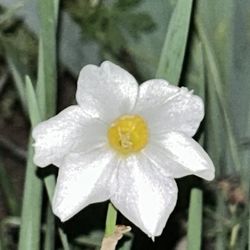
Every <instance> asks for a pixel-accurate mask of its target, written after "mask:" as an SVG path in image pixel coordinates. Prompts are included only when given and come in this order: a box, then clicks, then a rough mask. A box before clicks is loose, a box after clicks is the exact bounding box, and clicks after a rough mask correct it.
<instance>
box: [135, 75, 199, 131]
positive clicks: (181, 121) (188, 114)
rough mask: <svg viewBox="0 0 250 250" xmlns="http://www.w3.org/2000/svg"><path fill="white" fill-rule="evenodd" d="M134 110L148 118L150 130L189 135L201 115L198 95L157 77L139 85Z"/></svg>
mask: <svg viewBox="0 0 250 250" xmlns="http://www.w3.org/2000/svg"><path fill="white" fill-rule="evenodd" d="M134 112H135V113H139V114H141V115H142V116H143V117H144V118H145V119H146V120H147V121H148V123H149V124H148V125H149V128H150V130H151V133H158V134H161V133H166V132H169V131H179V132H183V133H185V134H187V135H189V136H193V135H194V134H195V133H196V131H197V129H198V127H199V125H200V122H201V120H202V119H203V117H204V107H203V101H202V99H201V98H200V97H198V96H196V95H193V94H192V92H190V91H188V90H187V89H186V88H178V87H176V86H172V85H170V84H169V83H168V82H166V81H164V80H157V79H156V80H149V81H146V82H144V83H143V84H142V85H141V86H140V89H139V98H138V101H137V103H136V107H135V111H134Z"/></svg>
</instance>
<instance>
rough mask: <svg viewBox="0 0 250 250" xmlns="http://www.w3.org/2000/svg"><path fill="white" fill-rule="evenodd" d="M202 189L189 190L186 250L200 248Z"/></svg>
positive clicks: (197, 249)
mask: <svg viewBox="0 0 250 250" xmlns="http://www.w3.org/2000/svg"><path fill="white" fill-rule="evenodd" d="M202 204H203V201H202V191H201V190H199V189H196V188H193V189H192V190H191V196H190V203H189V210H188V235H187V238H188V248H187V249H188V250H199V249H201V239H202Z"/></svg>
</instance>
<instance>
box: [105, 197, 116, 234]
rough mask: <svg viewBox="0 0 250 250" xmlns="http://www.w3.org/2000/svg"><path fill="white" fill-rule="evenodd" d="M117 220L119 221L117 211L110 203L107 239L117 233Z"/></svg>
mask: <svg viewBox="0 0 250 250" xmlns="http://www.w3.org/2000/svg"><path fill="white" fill-rule="evenodd" d="M116 219H117V210H116V208H115V207H114V206H113V204H112V203H111V202H110V203H109V205H108V211H107V217H106V227H105V237H107V236H110V235H112V234H113V233H114V232H115V226H116Z"/></svg>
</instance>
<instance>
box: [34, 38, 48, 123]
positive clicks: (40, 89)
mask: <svg viewBox="0 0 250 250" xmlns="http://www.w3.org/2000/svg"><path fill="white" fill-rule="evenodd" d="M38 47H39V53H38V74H37V85H36V94H37V97H38V98H37V101H38V104H39V108H40V111H41V117H42V118H43V117H46V109H47V107H46V85H45V79H44V75H45V72H44V60H43V47H42V41H41V37H40V39H39V46H38Z"/></svg>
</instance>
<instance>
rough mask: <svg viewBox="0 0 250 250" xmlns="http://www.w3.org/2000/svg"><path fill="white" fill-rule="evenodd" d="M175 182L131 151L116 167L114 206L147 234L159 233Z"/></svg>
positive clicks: (172, 201) (172, 199)
mask: <svg viewBox="0 0 250 250" xmlns="http://www.w3.org/2000/svg"><path fill="white" fill-rule="evenodd" d="M177 192H178V190H177V186H176V183H175V180H174V179H172V178H164V177H163V176H162V175H160V174H159V173H158V172H157V171H155V170H154V166H152V165H151V163H150V162H149V161H147V159H146V158H145V157H143V155H141V154H137V155H132V156H130V157H128V158H126V159H123V161H121V163H120V165H119V168H118V190H117V192H116V193H115V194H114V196H112V197H111V201H112V202H113V204H114V205H115V206H116V207H117V209H118V210H119V211H120V212H121V213H122V214H123V215H124V216H125V217H127V218H128V219H129V220H130V221H131V222H133V223H134V224H135V225H136V226H138V227H139V228H140V229H141V230H142V231H144V232H145V233H146V234H147V235H148V236H150V237H154V236H159V235H160V234H161V233H162V230H163V228H164V227H165V225H166V222H167V219H168V217H169V215H170V214H171V212H172V211H173V209H174V207H175V204H176V200H177Z"/></svg>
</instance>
